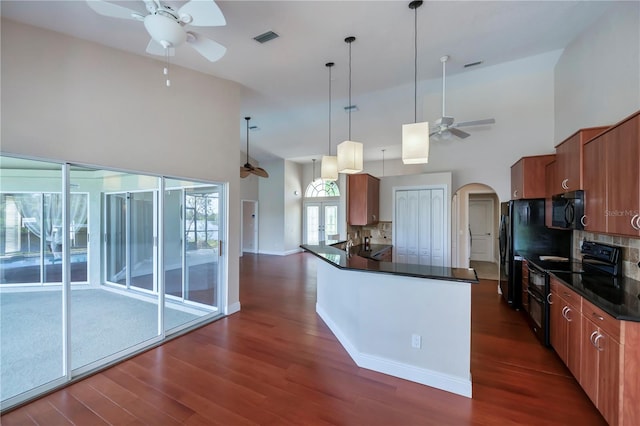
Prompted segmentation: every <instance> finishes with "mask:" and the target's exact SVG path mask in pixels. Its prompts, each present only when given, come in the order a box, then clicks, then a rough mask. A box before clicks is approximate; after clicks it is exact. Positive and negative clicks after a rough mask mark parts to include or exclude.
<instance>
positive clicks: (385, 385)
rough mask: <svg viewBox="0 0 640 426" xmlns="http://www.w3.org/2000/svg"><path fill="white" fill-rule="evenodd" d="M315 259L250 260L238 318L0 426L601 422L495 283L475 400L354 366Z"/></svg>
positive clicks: (475, 347) (481, 306)
mask: <svg viewBox="0 0 640 426" xmlns="http://www.w3.org/2000/svg"><path fill="white" fill-rule="evenodd" d="M316 261H317V260H316V258H315V257H313V256H311V255H309V254H296V255H291V256H287V257H277V256H266V255H250V254H246V255H245V256H243V257H242V258H241V262H240V282H241V287H240V296H241V297H240V300H241V303H242V311H241V312H239V313H237V314H234V315H231V316H230V317H228V318H225V319H222V320H220V321H217V322H215V323H213V324H210V325H207V326H205V327H202V328H200V329H198V330H196V331H193V332H191V333H189V334H187V335H184V336H182V337H180V338H177V339H175V340H172V341H171V342H168V343H166V344H165V345H163V346H161V347H158V348H156V349H153V350H150V351H148V352H145V353H143V354H141V355H139V356H137V357H135V358H132V359H130V360H128V361H125V362H123V363H121V364H118V365H117V366H115V367H112V368H110V369H108V370H105V371H103V372H101V373H98V374H96V375H94V376H92V377H89V378H87V379H85V380H83V381H81V382H78V383H76V384H73V385H71V386H68V387H67V388H65V389H63V390H60V391H58V392H55V393H53V394H50V395H48V396H46V397H44V398H41V399H39V400H37V401H35V402H33V403H31V404H29V405H26V406H23V407H20V408H18V409H16V410H14V411H11V412H9V413H7V414H5V415H3V416H2V418H1V419H0V423H1V424H2V425H7V426H8V425H14V424H17V425H26V424H41V425H63V424H77V425H99V424H118V425H120V424H127V425H128V424H153V425H172V424H193V425H198V424H200V425H213V424H220V425H250V424H262V425H510V424H514V425H515V424H519V425H536V426H538V425H601V424H605V422H604V420H603V418H602V417H601V416H600V414H599V413H598V412H597V410H596V409H595V408H594V406H593V405H592V404H591V402H590V401H589V399H588V398H587V396H586V395H585V394H584V392H583V391H582V390H581V389H580V386H579V385H578V384H577V383H576V381H575V380H574V379H573V378H572V377H571V376H570V374H569V372H568V370H567V369H566V368H565V367H564V366H563V365H562V363H561V361H560V360H559V359H558V358H557V357H556V356H555V354H554V353H553V351H551V350H548V349H545V348H543V347H542V346H540V344H538V342H537V341H536V340H535V338H534V336H533V334H532V333H531V332H530V331H529V329H528V328H527V326H526V324H525V321H524V319H523V318H522V316H521V313H519V312H515V311H512V310H510V309H509V308H508V307H507V306H506V305H505V304H504V303H503V302H502V301H501V300H500V297H499V296H498V295H497V294H496V282H495V281H484V280H483V281H482V282H481V283H480V284H478V285H474V286H473V290H472V350H471V353H472V360H471V370H472V375H473V399H468V398H464V397H461V396H457V395H454V394H451V393H447V392H444V391H440V390H436V389H433V388H429V387H426V386H423V385H419V384H416V383H412V382H408V381H405V380H401V379H397V378H395V377H391V376H386V375H384V374H380V373H375V372H372V371H369V370H364V369H360V368H358V367H356V366H355V365H354V363H353V361H352V360H351V358H349V356H348V355H347V353H346V352H345V351H344V349H343V348H342V347H341V346H340V344H339V343H338V342H337V340H336V339H335V337H334V336H333V334H332V333H331V332H330V331H329V329H328V328H327V327H326V326H325V325H324V323H323V322H322V320H320V318H319V317H318V316H317V315H316V313H315V299H316V296H315V295H316V286H315V266H316V265H315V262H316ZM393 314H394V313H393V312H388V313H382V315H393ZM434 326H437V325H436V324H434Z"/></svg>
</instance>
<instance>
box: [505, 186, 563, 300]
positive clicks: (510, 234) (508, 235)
mask: <svg viewBox="0 0 640 426" xmlns="http://www.w3.org/2000/svg"><path fill="white" fill-rule="evenodd" d="M544 203H545V201H544V199H531V200H511V201H508V202H506V203H501V204H500V233H499V244H500V290H501V292H502V296H503V297H504V298H505V300H506V301H507V303H508V304H509V306H511V307H513V308H514V309H519V308H520V306H521V305H522V300H521V299H522V258H523V257H529V258H534V257H535V258H537V257H538V256H562V257H570V256H571V239H572V238H571V237H572V231H571V230H565V229H551V228H547V227H546V226H545V224H544Z"/></svg>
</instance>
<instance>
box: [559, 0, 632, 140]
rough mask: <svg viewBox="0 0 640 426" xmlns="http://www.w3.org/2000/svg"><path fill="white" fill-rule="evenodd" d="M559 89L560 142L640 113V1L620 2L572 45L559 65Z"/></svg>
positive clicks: (568, 47) (566, 50)
mask: <svg viewBox="0 0 640 426" xmlns="http://www.w3.org/2000/svg"><path fill="white" fill-rule="evenodd" d="M555 86H556V91H555V126H556V128H555V141H556V143H560V142H562V141H563V140H564V139H566V138H567V137H568V136H570V135H571V134H573V133H574V132H575V131H576V130H578V129H580V128H584V127H594V126H602V125H609V124H615V123H617V122H618V121H620V120H622V119H623V118H624V117H626V116H628V115H631V114H632V113H633V112H635V111H637V110H638V109H640V2H637V1H629V2H622V1H619V2H614V5H613V6H612V7H611V9H610V10H609V11H608V12H607V13H606V14H605V15H604V16H603V17H602V18H601V19H600V20H598V21H596V22H595V23H594V24H593V25H592V26H590V27H589V28H588V30H587V31H585V32H584V33H583V34H581V35H580V36H579V37H578V38H576V39H575V40H574V41H573V42H572V43H571V44H569V46H567V48H566V49H565V50H564V52H563V53H562V56H560V59H559V60H558V63H557V65H556V67H555Z"/></svg>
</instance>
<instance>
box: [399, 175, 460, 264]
mask: <svg viewBox="0 0 640 426" xmlns="http://www.w3.org/2000/svg"><path fill="white" fill-rule="evenodd" d="M446 225H447V224H446V216H445V200H444V188H435V189H411V190H397V191H395V220H394V230H393V235H394V240H395V243H394V261H395V262H398V263H410V264H418V265H433V266H445V263H446V256H445V249H446V240H445V236H446V229H447V226H446Z"/></svg>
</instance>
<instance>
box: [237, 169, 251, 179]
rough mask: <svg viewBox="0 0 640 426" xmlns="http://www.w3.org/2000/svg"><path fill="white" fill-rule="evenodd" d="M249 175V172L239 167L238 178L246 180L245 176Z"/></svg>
mask: <svg viewBox="0 0 640 426" xmlns="http://www.w3.org/2000/svg"><path fill="white" fill-rule="evenodd" d="M250 174H251V172H250V171H249V170H248V169H247V168H245V167H240V177H241V178H246V177H247V176H249V175H250Z"/></svg>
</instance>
